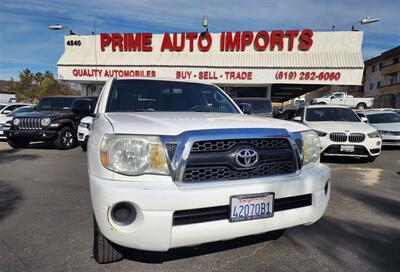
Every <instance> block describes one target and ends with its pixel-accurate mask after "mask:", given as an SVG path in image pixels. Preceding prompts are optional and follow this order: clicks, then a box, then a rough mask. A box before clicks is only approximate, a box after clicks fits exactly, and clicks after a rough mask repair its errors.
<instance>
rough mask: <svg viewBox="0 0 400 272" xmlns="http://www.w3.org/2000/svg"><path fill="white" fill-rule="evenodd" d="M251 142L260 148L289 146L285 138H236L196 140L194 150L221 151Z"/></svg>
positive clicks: (250, 143)
mask: <svg viewBox="0 0 400 272" xmlns="http://www.w3.org/2000/svg"><path fill="white" fill-rule="evenodd" d="M238 144H249V145H252V146H254V147H257V148H258V149H268V148H287V147H288V146H289V145H288V142H287V140H285V139H234V140H214V141H200V142H195V143H194V144H193V146H192V152H219V151H226V150H229V149H231V148H232V147H233V146H234V145H238Z"/></svg>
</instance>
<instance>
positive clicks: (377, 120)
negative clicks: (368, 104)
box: [367, 112, 400, 124]
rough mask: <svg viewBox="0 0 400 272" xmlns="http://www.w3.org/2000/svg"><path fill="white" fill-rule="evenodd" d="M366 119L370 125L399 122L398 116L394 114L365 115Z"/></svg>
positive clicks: (399, 116)
mask: <svg viewBox="0 0 400 272" xmlns="http://www.w3.org/2000/svg"><path fill="white" fill-rule="evenodd" d="M367 118H368V122H370V123H371V124H382V123H398V122H400V115H399V114H397V113H395V112H385V113H378V114H370V115H367Z"/></svg>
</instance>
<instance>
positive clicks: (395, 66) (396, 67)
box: [381, 62, 400, 76]
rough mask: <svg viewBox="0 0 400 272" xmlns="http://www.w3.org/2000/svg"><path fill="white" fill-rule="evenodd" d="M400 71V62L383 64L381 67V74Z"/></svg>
mask: <svg viewBox="0 0 400 272" xmlns="http://www.w3.org/2000/svg"><path fill="white" fill-rule="evenodd" d="M397 72H400V62H396V63H392V64H389V65H386V66H383V67H382V69H381V75H383V76H385V75H389V74H393V73H397Z"/></svg>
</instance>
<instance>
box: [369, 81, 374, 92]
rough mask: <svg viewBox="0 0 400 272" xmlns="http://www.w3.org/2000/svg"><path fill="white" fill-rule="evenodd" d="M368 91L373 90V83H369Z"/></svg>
mask: <svg viewBox="0 0 400 272" xmlns="http://www.w3.org/2000/svg"><path fill="white" fill-rule="evenodd" d="M369 89H370V90H372V89H374V83H373V82H371V83H370V84H369Z"/></svg>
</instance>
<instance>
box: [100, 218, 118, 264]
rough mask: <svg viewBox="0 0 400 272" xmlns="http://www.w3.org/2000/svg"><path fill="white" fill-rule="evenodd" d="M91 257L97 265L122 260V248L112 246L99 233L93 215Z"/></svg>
mask: <svg viewBox="0 0 400 272" xmlns="http://www.w3.org/2000/svg"><path fill="white" fill-rule="evenodd" d="M93 234H94V236H93V239H94V240H93V257H94V259H95V260H96V262H97V263H99V264H106V263H113V262H117V261H120V260H122V259H123V258H124V256H123V254H122V248H121V247H119V246H117V245H115V244H113V243H112V242H110V241H109V240H107V238H106V237H104V235H103V234H102V233H101V231H100V229H99V226H98V225H97V222H96V218H95V217H94V215H93Z"/></svg>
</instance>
